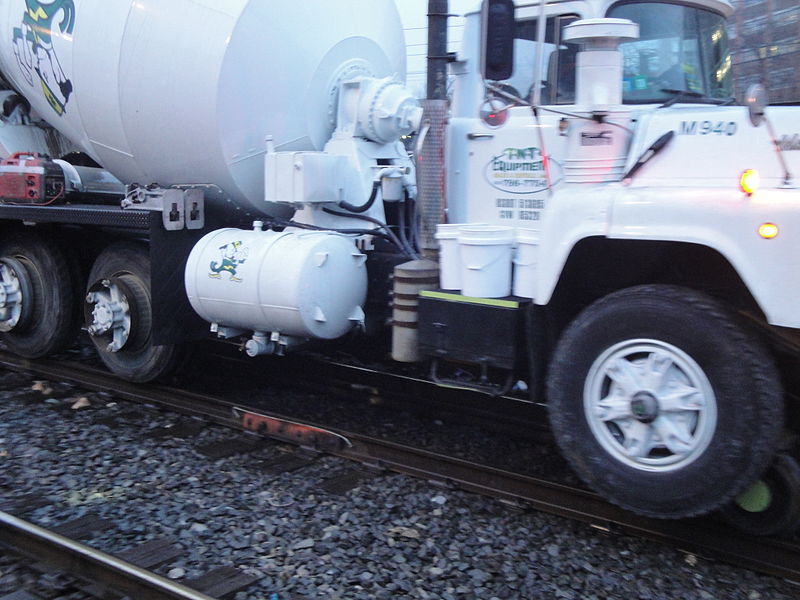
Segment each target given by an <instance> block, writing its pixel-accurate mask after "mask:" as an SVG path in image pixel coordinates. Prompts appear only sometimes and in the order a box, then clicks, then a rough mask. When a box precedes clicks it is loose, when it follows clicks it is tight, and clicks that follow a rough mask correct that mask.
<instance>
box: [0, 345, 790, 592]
mask: <svg viewBox="0 0 800 600" xmlns="http://www.w3.org/2000/svg"><path fill="white" fill-rule="evenodd" d="M0 366H3V367H5V368H8V369H11V370H17V371H27V372H30V373H32V374H34V375H36V376H38V377H42V378H46V379H51V380H56V381H65V382H71V383H74V384H76V385H78V386H81V387H83V388H87V389H92V390H98V391H105V392H109V393H112V394H113V395H115V396H117V397H119V398H121V399H126V400H130V401H134V402H143V403H148V404H152V405H157V406H160V407H163V408H165V409H169V410H172V411H176V412H178V413H182V414H185V415H190V416H194V417H199V418H202V419H204V420H207V421H211V422H214V423H217V424H220V425H224V426H227V427H232V428H237V429H240V430H245V431H251V432H253V433H254V434H258V435H264V436H268V437H270V438H275V439H278V440H280V441H284V442H290V443H293V444H296V445H298V446H301V447H302V448H304V449H305V450H306V451H307V452H313V453H326V454H331V455H335V456H339V457H343V458H346V459H349V460H352V461H355V462H358V463H360V464H361V465H365V466H366V467H367V468H369V469H370V470H372V471H380V470H388V471H392V472H397V473H404V474H407V475H411V476H414V477H420V478H424V479H427V480H431V481H435V482H438V483H440V484H445V485H448V486H453V487H457V488H460V489H463V490H467V491H472V492H476V493H480V494H483V495H487V496H491V497H495V498H498V499H500V500H503V501H506V502H509V503H513V504H515V505H518V506H522V507H524V506H528V507H531V508H533V509H536V510H541V511H545V512H548V513H552V514H556V515H561V516H564V517H568V518H572V519H578V520H580V521H584V522H587V523H589V524H591V525H592V526H594V527H597V528H599V529H604V530H613V531H620V532H626V533H629V534H632V535H636V536H640V537H644V538H648V539H652V540H656V541H660V542H663V543H666V544H670V545H672V546H675V547H678V548H680V549H682V550H684V551H687V552H692V553H694V554H698V555H701V556H707V557H711V558H715V559H717V560H721V561H724V562H727V563H730V564H733V565H737V566H741V567H745V568H748V569H752V570H755V571H759V572H762V573H766V574H770V575H774V576H778V577H783V578H786V579H790V580H793V581H800V546H798V545H797V543H795V542H793V541H790V540H782V539H772V538H753V537H747V536H744V535H743V534H739V533H737V532H735V531H732V530H730V529H729V528H728V527H727V526H725V525H723V524H720V523H718V522H716V521H715V520H713V519H710V518H704V519H693V520H686V521H660V520H655V519H648V518H645V517H639V516H636V515H633V514H631V513H628V512H626V511H624V510H622V509H620V508H618V507H616V506H613V505H611V504H609V503H607V502H605V501H604V500H602V499H601V498H600V497H599V496H597V495H596V494H594V493H591V492H588V491H586V490H583V489H578V488H574V487H570V486H566V485H560V484H557V483H553V482H550V481H545V480H542V479H538V478H535V477H530V476H526V475H520V474H517V473H512V472H509V471H504V470H500V469H496V468H493V467H489V466H486V465H482V464H478V463H475V462H470V461H466V460H462V459H458V458H453V457H450V456H446V455H443V454H437V453H433V452H429V451H425V450H421V449H419V448H414V447H410V446H406V445H402V444H397V443H394V442H390V441H387V440H384V439H380V438H375V437H370V436H366V435H362V434H359V433H355V432H350V431H345V430H343V429H334V428H330V427H328V426H326V425H325V424H321V423H308V422H299V421H298V420H297V419H295V418H291V417H287V416H284V415H280V414H275V413H269V414H265V413H263V412H261V410H260V409H257V408H253V407H249V406H247V405H244V404H242V403H237V402H231V401H228V400H225V399H224V398H221V397H218V396H213V395H206V394H199V393H192V392H187V391H182V390H178V389H173V388H169V387H164V386H157V385H146V386H145V385H137V384H131V383H128V382H124V381H121V380H118V379H116V378H115V377H113V376H112V375H110V374H109V373H107V372H105V371H102V370H99V369H96V368H92V367H87V366H85V365H80V364H75V363H67V362H56V361H51V360H39V361H28V360H25V359H20V358H18V357H15V356H13V355H10V354H7V353H4V352H0ZM371 376H374V375H371ZM373 383H379V382H377V381H374V382H373Z"/></svg>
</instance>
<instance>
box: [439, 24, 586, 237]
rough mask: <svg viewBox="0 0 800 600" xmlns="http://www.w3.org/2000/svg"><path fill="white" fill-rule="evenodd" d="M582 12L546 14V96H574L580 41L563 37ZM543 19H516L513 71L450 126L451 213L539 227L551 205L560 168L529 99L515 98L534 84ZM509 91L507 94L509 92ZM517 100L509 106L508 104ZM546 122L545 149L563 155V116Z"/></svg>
mask: <svg viewBox="0 0 800 600" xmlns="http://www.w3.org/2000/svg"><path fill="white" fill-rule="evenodd" d="M577 19H578V16H577V15H558V16H554V17H549V18H548V19H547V26H546V37H545V42H546V43H545V47H544V66H543V74H542V75H543V77H542V79H543V88H542V103H543V104H548V105H556V104H571V103H574V100H575V56H576V53H577V49H578V48H577V46H575V45H573V44H565V43H563V42H562V32H563V29H564V27H565V26H566V25H568V24H569V23H572V22H573V21H576V20H577ZM536 32H537V20H536V19H528V20H524V21H518V22H517V24H516V35H515V42H514V54H515V59H514V74H513V75H512V77H511V78H510V79H507V80H505V81H499V82H491V83H490V85H491V86H492V87H494V88H496V90H495V91H492V90H491V89H487V91H486V98H485V100H484V102H483V105H482V108H481V111H480V113H481V114H474V115H462V116H460V117H459V116H456V117H454V118H453V119H451V121H450V125H449V130H448V156H449V159H450V161H449V168H448V199H449V200H448V221H449V222H451V223H491V224H498V225H509V226H512V227H525V228H533V229H536V228H538V226H539V221H540V220H541V218H542V211H543V210H544V209H545V207H546V199H547V197H548V195H549V194H548V190H549V187H550V186H552V185H557V184H558V181H559V179H560V178H561V169H560V166H559V164H558V162H557V161H551V162H550V164H549V176H548V173H547V171H546V166H547V165H546V164H545V159H544V156H543V153H542V148H541V145H542V144H541V137H542V136H540V134H539V131H538V129H537V127H538V126H537V122H536V119H535V118H534V115H533V112H532V110H531V109H530V107H528V106H513V104H514V102H513V99H512V98H513V97H518V98H521V99H523V100H525V101H530V100H531V98H532V96H533V91H534V77H535V68H536V67H535V63H536V41H535V39H536ZM504 93H505V94H506V95H504ZM508 105H512V107H511V108H507V109H506V108H505V107H507V106H508ZM547 122H548V123H550V125H547V124H546V123H544V122H543V124H542V126H543V134H544V138H545V140H546V144H547V150H548V152H549V153H550V154H551V155H556V156H557V155H559V154H560V153H559V152H557V151H556V150H557V147H558V146H559V144H560V142H561V140H563V139H564V138H562V137H561V136H559V135H558V131H557V119H554V118H552V117H550V118H549V119H547Z"/></svg>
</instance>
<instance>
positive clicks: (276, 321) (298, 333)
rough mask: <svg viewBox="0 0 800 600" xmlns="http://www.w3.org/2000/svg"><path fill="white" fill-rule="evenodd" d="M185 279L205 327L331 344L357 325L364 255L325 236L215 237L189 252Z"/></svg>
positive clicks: (343, 240)
mask: <svg viewBox="0 0 800 600" xmlns="http://www.w3.org/2000/svg"><path fill="white" fill-rule="evenodd" d="M185 277H186V293H187V295H188V296H189V301H190V302H191V304H192V307H193V308H194V310H195V311H196V312H197V314H199V315H200V316H201V317H202V318H203V319H205V320H206V321H208V322H209V323H217V324H219V325H224V326H227V327H233V328H236V329H242V330H247V331H251V330H252V331H258V332H264V333H271V332H279V333H281V334H282V335H286V336H292V337H297V338H322V339H334V338H338V337H341V336H342V335H344V334H345V333H347V332H348V331H349V330H350V329H351V328H352V327H353V326H355V325H357V324H359V323H361V322H363V319H364V312H363V310H362V308H361V307H362V305H363V303H364V299H365V297H366V292H367V269H366V256H364V255H363V254H362V253H361V252H360V251H359V250H358V249H357V248H356V246H355V245H354V243H353V241H352V239H350V238H347V237H345V236H342V235H338V234H334V233H330V232H322V231H314V232H304V231H284V232H280V233H279V232H274V231H244V230H241V229H221V230H219V231H214V232H211V233H209V234H208V235H206V236H205V237H204V238H203V239H201V240H200V241H199V242H198V243H197V245H196V246H195V247H194V249H193V250H192V253H191V254H190V256H189V261H188V263H187V265H186V273H185Z"/></svg>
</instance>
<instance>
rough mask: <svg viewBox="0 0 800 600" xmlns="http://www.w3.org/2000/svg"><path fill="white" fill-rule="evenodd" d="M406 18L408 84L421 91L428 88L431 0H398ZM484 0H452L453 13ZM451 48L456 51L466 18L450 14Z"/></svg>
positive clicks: (461, 11) (401, 14)
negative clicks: (426, 64) (429, 10)
mask: <svg viewBox="0 0 800 600" xmlns="http://www.w3.org/2000/svg"><path fill="white" fill-rule="evenodd" d="M395 2H396V3H397V8H398V9H399V10H400V18H402V19H403V27H404V28H405V32H406V45H407V46H408V85H409V87H410V88H411V89H412V90H414V91H415V92H416V93H417V94H418V95H420V96H422V95H424V92H425V53H426V52H427V43H428V29H427V19H428V16H427V15H428V0H395ZM479 4H480V2H479V0H450V13H451V14H459V15H461V14H464V12H465V11H467V10H472V9H473V8H475V7H477V6H478V5H479ZM449 23H450V34H449V40H450V44H449V46H450V47H449V50H450V51H451V52H455V51H456V50H458V48H459V46H460V44H461V33H462V31H463V28H464V19H463V18H459V17H451V18H450V22H449Z"/></svg>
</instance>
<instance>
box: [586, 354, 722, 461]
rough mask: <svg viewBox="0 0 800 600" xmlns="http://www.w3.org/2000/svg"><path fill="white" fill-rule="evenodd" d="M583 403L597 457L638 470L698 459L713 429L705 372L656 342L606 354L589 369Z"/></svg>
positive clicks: (713, 401) (713, 411)
mask: <svg viewBox="0 0 800 600" xmlns="http://www.w3.org/2000/svg"><path fill="white" fill-rule="evenodd" d="M583 398H584V413H585V416H586V421H587V423H588V424H589V427H590V429H591V432H592V434H593V435H594V437H595V439H596V440H597V442H598V443H599V444H600V446H601V447H602V448H603V450H605V451H606V452H607V453H608V454H609V455H611V456H613V457H614V458H615V459H616V460H618V461H619V462H621V463H622V464H624V465H625V466H628V467H632V468H634V469H637V470H641V471H649V472H668V471H674V470H677V469H681V468H684V467H686V466H687V465H689V464H690V463H692V462H694V461H695V460H696V459H697V458H699V457H700V456H702V454H703V453H704V452H705V450H706V449H707V448H708V446H709V444H710V443H711V440H712V438H713V437H714V432H715V430H716V425H717V403H716V398H715V396H714V392H713V389H712V387H711V383H710V382H709V381H708V378H707V377H706V375H705V373H704V372H703V369H702V368H701V367H700V365H698V364H697V362H696V361H695V360H694V359H693V358H692V357H690V356H689V355H688V354H686V353H685V352H683V351H682V350H681V349H680V348H677V347H676V346H673V345H672V344H668V343H666V342H662V341H659V340H651V339H636V340H627V341H624V342H620V343H618V344H615V345H614V346H612V347H610V348H608V349H607V350H606V351H605V352H603V353H602V354H601V355H600V356H599V357H598V358H597V359H596V360H595V361H594V363H593V364H592V366H591V368H590V369H589V373H588V376H587V378H586V382H585V384H584V393H583Z"/></svg>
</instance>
